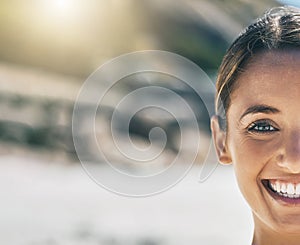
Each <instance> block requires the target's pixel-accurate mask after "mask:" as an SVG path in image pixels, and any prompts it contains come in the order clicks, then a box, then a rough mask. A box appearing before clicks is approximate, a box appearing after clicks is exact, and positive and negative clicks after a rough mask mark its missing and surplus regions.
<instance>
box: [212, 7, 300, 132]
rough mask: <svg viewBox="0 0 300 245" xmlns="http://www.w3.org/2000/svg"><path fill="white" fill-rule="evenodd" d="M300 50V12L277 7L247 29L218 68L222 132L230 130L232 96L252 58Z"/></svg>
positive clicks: (294, 9) (218, 103)
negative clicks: (280, 51)
mask: <svg viewBox="0 0 300 245" xmlns="http://www.w3.org/2000/svg"><path fill="white" fill-rule="evenodd" d="M299 47H300V9H298V8H295V7H289V6H284V7H276V8H273V9H271V10H269V11H268V12H266V13H265V14H264V16H263V17H261V18H259V19H257V20H256V21H255V22H254V23H253V24H251V25H250V26H248V27H247V28H246V29H245V30H244V31H242V32H241V34H240V35H239V36H238V38H237V39H236V40H235V41H234V42H233V43H232V44H231V46H230V47H229V48H228V50H227V52H226V54H225V56H224V58H223V61H222V63H221V66H220V68H219V72H218V76H217V81H216V89H217V94H216V98H215V105H216V108H215V109H216V114H217V116H218V119H219V125H220V128H221V129H222V130H226V129H227V120H226V114H227V111H228V108H229V106H230V93H232V92H233V90H234V87H235V86H234V85H235V83H236V80H237V78H238V75H239V73H240V72H242V70H243V68H244V67H245V64H246V63H247V61H249V59H250V58H251V57H252V56H253V55H255V54H257V53H259V52H263V51H265V50H278V49H280V50H284V49H287V48H299Z"/></svg>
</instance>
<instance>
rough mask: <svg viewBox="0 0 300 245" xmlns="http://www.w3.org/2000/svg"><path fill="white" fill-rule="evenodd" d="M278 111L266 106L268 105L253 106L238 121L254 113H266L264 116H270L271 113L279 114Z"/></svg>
mask: <svg viewBox="0 0 300 245" xmlns="http://www.w3.org/2000/svg"><path fill="white" fill-rule="evenodd" d="M279 112H280V110H278V109H276V108H274V107H272V106H268V105H263V104H262V105H253V106H250V107H249V108H248V109H247V110H246V111H245V112H244V113H243V114H242V116H241V117H240V120H242V118H243V117H244V116H246V115H248V114H255V113H266V114H272V113H279Z"/></svg>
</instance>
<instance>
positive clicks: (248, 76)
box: [211, 49, 300, 245]
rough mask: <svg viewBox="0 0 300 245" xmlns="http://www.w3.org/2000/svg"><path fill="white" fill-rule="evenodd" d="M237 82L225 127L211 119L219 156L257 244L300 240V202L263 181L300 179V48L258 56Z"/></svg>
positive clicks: (289, 243) (284, 244)
mask: <svg viewBox="0 0 300 245" xmlns="http://www.w3.org/2000/svg"><path fill="white" fill-rule="evenodd" d="M235 85H236V86H235V89H234V90H233V92H232V94H231V103H230V106H229V108H228V111H227V124H228V125H227V131H226V132H225V131H223V130H221V129H220V127H219V124H218V120H217V117H216V116H214V117H213V118H212V120H211V129H212V132H213V138H214V143H215V148H216V152H217V155H218V158H219V161H220V162H221V163H223V164H233V167H234V171H235V174H236V178H237V182H238V185H239V188H240V190H241V192H242V194H243V196H244V197H245V199H246V201H247V202H248V203H249V205H250V207H251V208H252V213H253V218H254V224H255V228H254V238H253V244H254V245H271V244H272V245H299V244H300V204H287V203H283V202H280V201H278V200H275V199H274V198H273V197H272V196H271V195H270V194H269V193H268V191H267V190H266V187H264V186H263V184H262V180H264V179H272V180H276V179H277V180H282V181H293V182H297V183H300V50H299V49H298V50H297V49H292V50H284V51H283V50H281V51H280V50H276V51H274V50H273V51H265V52H263V53H260V54H256V55H254V56H253V57H252V58H251V60H250V61H249V62H248V64H247V65H246V67H245V68H244V71H243V72H242V73H241V74H240V75H239V76H238V78H237V81H236V84H235Z"/></svg>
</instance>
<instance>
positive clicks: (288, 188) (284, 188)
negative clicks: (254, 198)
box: [269, 180, 300, 198]
mask: <svg viewBox="0 0 300 245" xmlns="http://www.w3.org/2000/svg"><path fill="white" fill-rule="evenodd" d="M269 186H270V188H271V189H273V191H275V192H277V194H279V195H280V196H283V197H288V198H300V183H298V184H293V183H283V182H280V181H278V180H276V181H269Z"/></svg>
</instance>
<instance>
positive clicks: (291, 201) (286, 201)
mask: <svg viewBox="0 0 300 245" xmlns="http://www.w3.org/2000/svg"><path fill="white" fill-rule="evenodd" d="M262 184H263V186H264V187H265V189H266V190H267V192H268V193H269V194H270V195H271V196H272V197H273V198H274V199H275V200H277V201H278V202H279V203H281V204H283V205H292V206H295V205H300V198H289V197H284V196H281V195H279V194H278V193H277V192H275V191H273V190H272V189H271V188H270V187H269V182H268V181H267V180H263V181H262Z"/></svg>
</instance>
